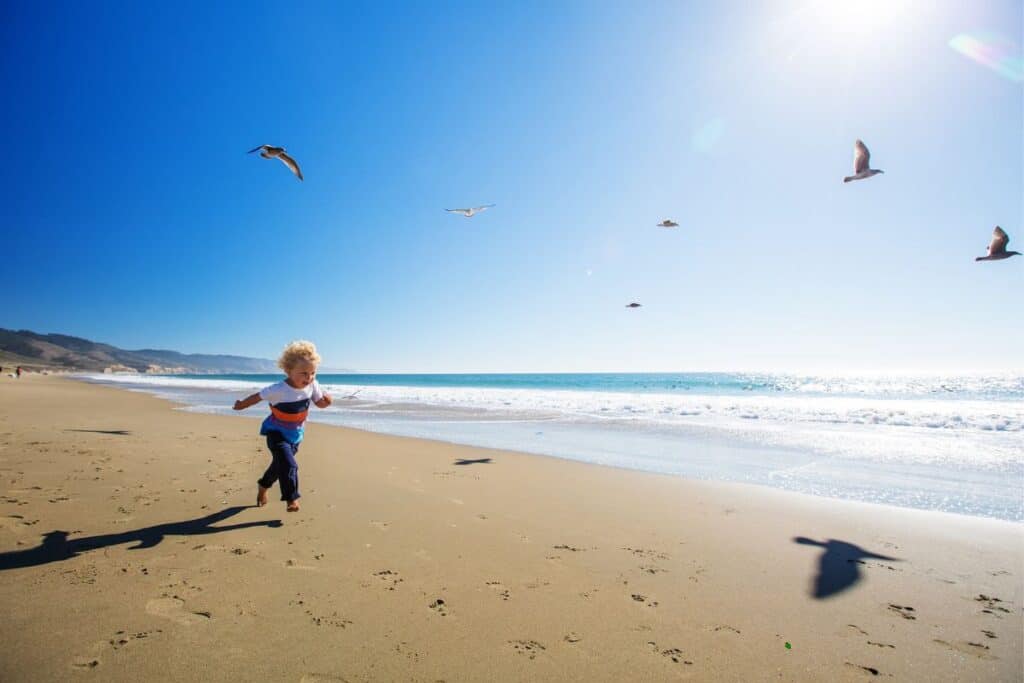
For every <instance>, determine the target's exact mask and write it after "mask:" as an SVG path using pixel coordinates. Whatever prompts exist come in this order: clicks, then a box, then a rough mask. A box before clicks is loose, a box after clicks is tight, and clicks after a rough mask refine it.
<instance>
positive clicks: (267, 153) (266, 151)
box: [248, 145, 302, 180]
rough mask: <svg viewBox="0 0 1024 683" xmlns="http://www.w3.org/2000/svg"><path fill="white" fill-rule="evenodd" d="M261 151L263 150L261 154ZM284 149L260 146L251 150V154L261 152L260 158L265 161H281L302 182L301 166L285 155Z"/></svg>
mask: <svg viewBox="0 0 1024 683" xmlns="http://www.w3.org/2000/svg"><path fill="white" fill-rule="evenodd" d="M260 150H263V151H262V152H260ZM284 151H285V150H284V147H274V146H272V145H260V146H259V147H257V148H256V149H250V150H249V152H248V153H249V154H252V153H253V152H260V156H261V157H263V158H264V159H280V160H281V161H282V162H283V163H284V165H285V166H287V167H288V168H290V169H291V170H292V173H294V174H295V175H296V177H298V179H299V180H302V171H301V170H299V165H298V164H297V163H296V162H295V159H292V158H291V157H290V156H288V155H287V154H285V153H284Z"/></svg>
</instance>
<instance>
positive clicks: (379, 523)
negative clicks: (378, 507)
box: [370, 519, 391, 531]
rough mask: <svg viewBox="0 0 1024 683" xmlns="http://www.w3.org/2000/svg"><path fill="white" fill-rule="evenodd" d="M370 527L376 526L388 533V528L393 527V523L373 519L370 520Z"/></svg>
mask: <svg viewBox="0 0 1024 683" xmlns="http://www.w3.org/2000/svg"><path fill="white" fill-rule="evenodd" d="M370 526H375V527H377V528H378V529H380V530H381V531H387V530H388V527H389V526H391V522H383V521H381V520H378V519H371V520H370Z"/></svg>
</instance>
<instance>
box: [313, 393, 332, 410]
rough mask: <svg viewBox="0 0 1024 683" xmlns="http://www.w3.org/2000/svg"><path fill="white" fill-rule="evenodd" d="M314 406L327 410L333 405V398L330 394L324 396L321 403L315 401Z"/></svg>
mask: <svg viewBox="0 0 1024 683" xmlns="http://www.w3.org/2000/svg"><path fill="white" fill-rule="evenodd" d="M313 405H315V406H316V407H317V408H326V407H327V406H329V405H331V397H330V395H329V394H324V395H323V396H322V397H321V398H320V400H319V401H313Z"/></svg>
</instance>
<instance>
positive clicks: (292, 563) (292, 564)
mask: <svg viewBox="0 0 1024 683" xmlns="http://www.w3.org/2000/svg"><path fill="white" fill-rule="evenodd" d="M284 566H285V567H287V568H288V569H305V570H307V571H314V572H316V571H320V569H319V568H318V567H311V566H310V565H308V564H299V561H298V560H296V559H295V558H292V559H290V560H285V561H284Z"/></svg>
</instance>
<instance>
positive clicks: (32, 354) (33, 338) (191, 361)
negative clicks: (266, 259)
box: [0, 328, 350, 374]
mask: <svg viewBox="0 0 1024 683" xmlns="http://www.w3.org/2000/svg"><path fill="white" fill-rule="evenodd" d="M0 365H24V366H30V367H31V366H38V367H42V368H52V369H55V370H86V371H91V372H104V371H107V370H109V371H111V372H132V371H134V372H148V373H163V374H218V373H250V374H255V373H269V372H280V370H278V368H277V363H276V362H275V361H272V360H268V359H266V358H247V357H246V356H224V355H214V354H203V353H179V352H178V351H165V350H163V349H139V350H138V351H126V350H125V349H119V348H117V347H116V346H111V345H110V344H102V343H99V342H94V341H90V340H88V339H82V338H81V337H70V336H68V335H64V334H37V333H35V332H30V331H29V330H5V329H3V328H0ZM325 371H326V370H325ZM334 372H350V371H349V370H335V371H334Z"/></svg>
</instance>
